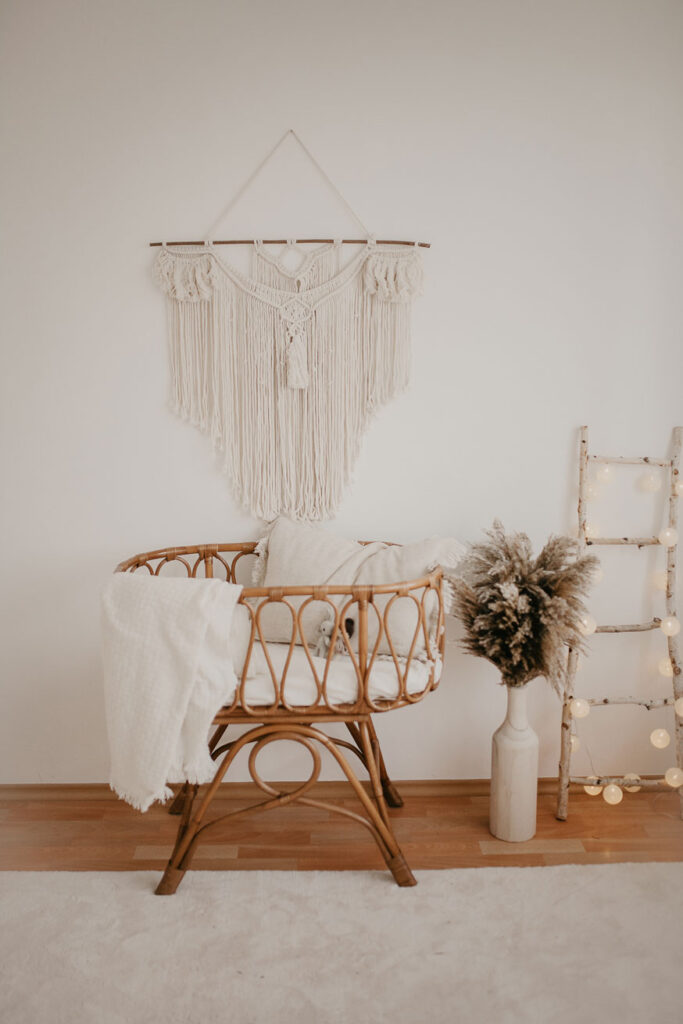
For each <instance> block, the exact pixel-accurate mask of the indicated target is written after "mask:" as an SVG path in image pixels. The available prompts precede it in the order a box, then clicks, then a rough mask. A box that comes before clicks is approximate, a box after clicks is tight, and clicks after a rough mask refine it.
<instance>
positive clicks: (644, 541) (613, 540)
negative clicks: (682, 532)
mask: <svg viewBox="0 0 683 1024" xmlns="http://www.w3.org/2000/svg"><path fill="white" fill-rule="evenodd" d="M586 544H588V545H589V546H590V547H595V545H597V544H600V545H603V544H631V545H633V546H635V547H639V548H644V547H646V546H647V545H648V544H659V540H658V539H657V537H587V538H586Z"/></svg>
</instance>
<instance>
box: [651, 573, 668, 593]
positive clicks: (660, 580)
mask: <svg viewBox="0 0 683 1024" xmlns="http://www.w3.org/2000/svg"><path fill="white" fill-rule="evenodd" d="M668 585H669V574H668V573H667V571H666V570H665V569H664V570H658V571H657V572H653V573H652V586H653V587H654V588H655V590H666V588H667V586H668Z"/></svg>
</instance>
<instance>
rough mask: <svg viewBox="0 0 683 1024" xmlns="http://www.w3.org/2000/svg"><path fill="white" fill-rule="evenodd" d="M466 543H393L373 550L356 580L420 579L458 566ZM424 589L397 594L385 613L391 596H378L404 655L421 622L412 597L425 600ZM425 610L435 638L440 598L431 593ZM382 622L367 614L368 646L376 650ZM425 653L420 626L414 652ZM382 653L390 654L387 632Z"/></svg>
mask: <svg viewBox="0 0 683 1024" xmlns="http://www.w3.org/2000/svg"><path fill="white" fill-rule="evenodd" d="M464 553H465V548H464V546H463V545H462V544H461V543H460V542H459V541H457V540H455V539H454V538H453V537H432V538H430V539H428V540H421V541H417V542H415V543H413V544H403V545H392V546H391V547H385V548H383V549H382V550H381V551H376V552H373V553H372V555H371V557H369V558H368V559H367V560H366V561H365V562H364V563H363V565H362V566H361V567H360V569H359V571H358V574H357V576H356V579H355V581H354V582H355V583H368V584H377V585H378V584H383V583H401V582H406V581H409V580H415V579H419V578H420V577H421V576H426V575H427V573H428V572H430V571H431V570H432V569H434V568H435V567H436V566H437V565H443V566H448V567H449V568H455V566H456V565H457V564H458V562H459V561H460V559H461V558H462V556H463V554H464ZM423 593H424V590H422V589H421V590H413V591H411V594H412V595H413V596H411V597H397V598H396V599H395V600H394V601H393V603H392V605H391V608H390V609H389V610H388V612H386V609H387V605H388V603H389V601H391V600H392V598H391V595H388V596H386V595H383V594H380V595H378V596H377V597H375V605H376V607H377V610H378V611H379V612H380V614H382V615H384V614H385V612H386V614H387V622H388V626H389V632H390V634H391V639H392V643H393V645H394V651H395V652H396V654H397V655H399V656H401V657H407V656H408V654H409V652H410V648H411V645H412V643H413V638H414V636H415V630H416V628H417V625H418V622H419V612H418V608H417V605H416V603H415V601H414V600H413V597H415V598H417V599H418V600H421V599H422V595H423ZM425 612H426V617H427V626H428V630H429V634H430V637H432V638H435V627H436V616H437V613H438V604H437V599H436V596H435V595H434V594H430V595H429V596H428V597H427V599H426V601H425ZM378 629H379V624H378V619H377V616H376V615H375V614H374V612H372V611H369V613H368V647H369V649H370V651H372V650H374V646H375V643H376V641H377V634H378ZM424 652H425V643H424V633H423V631H422V629H421V628H420V630H419V633H418V636H417V639H416V640H415V647H414V649H413V654H414V655H416V656H420V655H423V654H424ZM378 653H379V654H389V653H391V648H390V647H389V643H388V641H387V638H386V634H385V635H384V636H383V637H382V640H381V642H380V645H379V649H378Z"/></svg>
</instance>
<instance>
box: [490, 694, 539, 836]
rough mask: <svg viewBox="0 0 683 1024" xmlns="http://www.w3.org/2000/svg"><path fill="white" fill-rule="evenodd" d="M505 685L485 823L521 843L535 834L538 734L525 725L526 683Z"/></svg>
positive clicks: (494, 743) (494, 736)
mask: <svg viewBox="0 0 683 1024" xmlns="http://www.w3.org/2000/svg"><path fill="white" fill-rule="evenodd" d="M506 689H507V698H508V703H507V714H506V716H505V721H504V722H503V724H502V725H501V726H500V728H499V729H497V730H496V732H495V733H494V734H493V744H492V751H491V806H490V814H489V827H490V830H491V833H492V835H494V836H496V838H497V839H504V840H505V841H506V842H507V843H523V842H524V841H525V840H526V839H531V838H532V837H533V836H534V835H535V834H536V794H537V790H538V736H537V735H536V733H535V732H534V730H533V729H532V728H531V726H530V725H529V719H528V716H527V687H526V686H508V687H506Z"/></svg>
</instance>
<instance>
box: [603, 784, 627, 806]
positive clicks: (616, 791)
mask: <svg viewBox="0 0 683 1024" xmlns="http://www.w3.org/2000/svg"><path fill="white" fill-rule="evenodd" d="M602 799H603V800H604V801H605V803H606V804H620V803H621V801H622V800H623V799H624V794H623V793H622V791H621V787H620V786H616V785H615V784H614V783H613V782H610V784H609V785H608V786H605V788H604V789H603V791H602Z"/></svg>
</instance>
